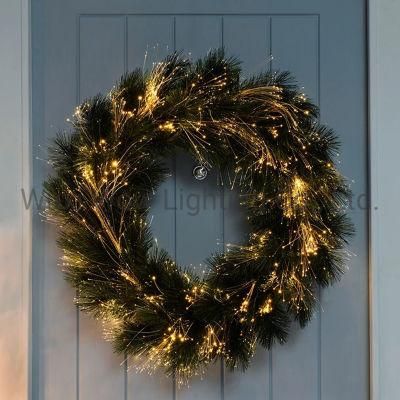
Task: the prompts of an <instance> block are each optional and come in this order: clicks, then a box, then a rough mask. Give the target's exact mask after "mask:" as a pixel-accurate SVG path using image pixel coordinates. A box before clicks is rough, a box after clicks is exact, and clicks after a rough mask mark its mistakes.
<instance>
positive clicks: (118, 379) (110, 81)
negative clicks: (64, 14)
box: [78, 16, 125, 400]
mask: <svg viewBox="0 0 400 400" xmlns="http://www.w3.org/2000/svg"><path fill="white" fill-rule="evenodd" d="M124 22H125V20H124V18H122V17H114V16H103V17H98V16H87V17H81V18H80V38H79V39H80V40H79V44H80V48H79V49H78V51H79V73H80V100H81V101H82V100H83V99H85V98H88V97H90V96H93V95H95V94H97V93H102V94H106V93H107V91H109V90H110V89H111V88H112V86H113V85H114V84H115V82H116V80H117V79H118V78H119V77H120V76H121V75H122V74H123V72H124V60H125V54H124V53H125V45H124V43H125V24H124ZM124 393H125V383H124V368H123V357H117V356H116V355H115V354H114V353H113V350H112V345H111V343H108V342H106V341H105V340H104V338H103V332H102V326H101V324H100V323H99V322H98V321H95V320H94V319H93V318H92V317H91V316H89V315H85V314H83V313H80V319H79V399H80V400H101V399H104V400H108V399H111V398H112V399H115V400H123V399H124Z"/></svg>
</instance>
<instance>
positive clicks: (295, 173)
mask: <svg viewBox="0 0 400 400" xmlns="http://www.w3.org/2000/svg"><path fill="white" fill-rule="evenodd" d="M317 114H318V109H317V107H316V106H315V105H314V104H312V102H310V100H309V99H307V98H306V97H305V95H304V94H302V93H300V92H299V90H298V89H297V87H296V85H294V83H293V81H292V79H291V77H290V75H289V74H287V73H265V74H261V75H259V76H256V77H253V78H250V79H247V80H241V79H240V67H239V63H238V62H237V61H236V60H235V59H232V58H226V57H225V56H224V53H223V51H222V50H217V51H214V52H210V53H209V54H208V55H207V56H206V57H205V58H204V59H201V60H198V61H197V62H194V63H192V62H190V61H188V60H186V59H184V58H183V57H182V56H180V55H179V54H173V55H171V56H169V57H168V58H166V59H165V60H164V61H163V62H160V63H158V64H156V65H155V66H154V67H153V69H152V70H151V71H150V72H147V73H143V72H141V71H134V72H132V73H130V74H127V75H125V76H124V77H123V78H122V79H121V81H120V83H119V84H118V85H117V87H116V88H115V89H114V90H112V92H111V93H110V94H109V95H107V96H105V97H103V96H97V97H94V98H92V99H90V100H88V101H85V102H84V103H83V104H82V105H80V106H79V107H77V109H76V111H75V114H74V119H73V128H74V129H73V132H72V133H71V134H69V135H66V134H64V135H59V136H58V137H57V139H56V140H55V144H54V145H53V147H52V148H51V155H50V161H51V163H52V165H53V167H54V170H55V174H54V176H53V177H50V178H48V180H47V181H46V182H45V195H46V198H47V200H48V209H47V216H48V218H49V219H50V220H52V221H55V222H56V223H57V225H58V226H59V227H60V228H59V229H60V236H59V240H58V243H59V246H60V247H61V249H62V250H63V263H62V264H63V266H64V269H65V271H66V275H67V278H68V280H69V281H70V282H71V283H72V285H73V286H74V287H75V288H76V289H77V297H76V303H77V305H78V306H79V308H80V309H81V310H82V311H85V312H88V313H91V314H93V315H94V316H95V317H96V318H99V319H101V320H103V321H104V322H105V326H106V327H107V328H106V331H107V336H108V337H109V338H110V339H111V340H112V341H113V343H114V345H115V349H116V351H117V352H121V353H124V354H127V355H135V356H138V357H139V358H140V359H141V360H143V361H142V364H141V365H142V366H143V368H150V369H151V368H156V367H158V366H160V367H164V368H165V369H166V372H167V373H174V374H176V375H177V376H178V377H179V378H180V379H186V378H188V377H189V376H191V375H193V374H196V373H199V372H201V371H203V370H204V367H205V366H206V365H207V364H209V363H210V362H213V361H215V360H217V359H220V358H222V359H223V360H224V361H225V363H226V365H227V366H229V367H231V368H235V367H242V368H246V367H247V366H248V364H249V362H250V359H251V357H252V355H253V353H254V351H255V348H256V345H257V344H259V345H261V346H263V347H266V348H269V347H270V346H271V345H272V344H273V343H274V342H275V341H277V342H284V341H285V339H286V337H287V334H288V328H289V324H290V321H291V320H293V319H295V320H298V322H299V323H300V324H301V325H302V326H304V325H305V324H306V323H307V322H308V321H309V320H310V319H311V317H312V314H313V310H314V309H315V306H316V301H317V299H316V297H317V296H316V293H317V290H318V287H321V286H327V285H329V284H331V283H333V282H334V281H335V280H336V279H337V278H338V277H339V276H340V275H341V273H342V268H343V266H344V263H345V261H346V251H345V246H346V238H347V237H348V235H350V234H351V232H352V225H351V223H350V222H349V221H348V219H347V217H346V215H345V212H344V211H343V210H344V208H343V205H344V204H345V202H346V199H347V197H348V195H349V191H348V187H347V184H346V182H345V180H344V178H343V177H342V176H341V174H340V173H339V172H338V171H337V169H336V168H335V166H334V163H333V161H332V159H333V158H334V156H335V155H336V152H337V147H338V143H337V140H336V137H335V135H334V133H333V132H332V131H331V130H329V129H328V128H326V127H324V126H321V125H319V124H318V122H317V117H318V116H317ZM176 150H184V151H186V152H189V153H190V154H191V155H192V156H193V158H195V159H196V160H197V161H198V162H199V163H201V165H202V166H203V167H204V168H207V169H217V170H218V171H219V174H220V176H221V179H222V181H223V182H230V184H231V183H232V182H236V187H237V190H238V191H239V192H240V194H241V196H242V199H243V203H244V207H245V209H246V212H247V214H248V219H249V223H250V226H251V230H252V231H251V234H250V235H249V239H248V242H247V243H246V244H242V245H238V246H236V247H233V248H231V249H230V251H229V252H225V253H223V254H217V255H214V256H212V257H211V258H210V260H209V273H208V274H207V275H206V277H205V278H202V279H201V278H199V277H197V276H196V275H195V274H193V273H192V272H191V271H190V270H188V269H186V268H185V267H184V266H183V267H182V266H178V265H176V264H175V262H174V261H173V259H172V258H171V256H170V255H168V254H167V252H166V251H164V250H160V249H158V248H157V246H155V243H154V240H153V238H152V236H151V232H150V229H149V227H148V225H147V222H146V221H147V216H148V210H149V201H150V199H151V197H152V196H153V195H154V193H155V192H156V190H157V187H158V185H159V184H160V183H161V182H162V181H163V180H164V179H166V177H167V175H168V171H167V169H166V168H165V165H164V160H165V158H166V157H168V156H170V155H171V154H173V153H174V152H175V151H176Z"/></svg>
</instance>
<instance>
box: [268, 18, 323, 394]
mask: <svg viewBox="0 0 400 400" xmlns="http://www.w3.org/2000/svg"><path fill="white" fill-rule="evenodd" d="M271 24H272V25H271V43H272V45H271V49H272V56H273V62H272V66H273V69H274V70H275V69H279V70H288V71H290V72H292V73H293V74H294V76H295V77H296V79H297V80H298V82H299V83H300V84H301V86H304V91H305V93H306V94H307V95H308V96H310V97H311V98H312V99H313V100H314V101H316V102H318V91H319V88H318V68H319V60H318V56H319V53H318V43H319V42H318V19H317V17H315V16H282V17H272V20H271ZM296 325H297V324H293V326H292V332H291V335H290V337H289V341H288V343H286V344H285V345H284V346H282V347H275V348H274V350H273V357H272V358H273V376H272V385H273V387H272V395H273V399H274V400H286V399H290V398H304V399H307V400H316V399H319V394H320V375H319V371H320V340H321V336H320V334H321V332H320V315H319V313H317V315H315V317H314V319H313V320H312V321H311V322H310V323H309V324H308V326H307V327H306V328H305V329H304V330H300V329H298V328H297V326H296Z"/></svg>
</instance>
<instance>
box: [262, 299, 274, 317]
mask: <svg viewBox="0 0 400 400" xmlns="http://www.w3.org/2000/svg"><path fill="white" fill-rule="evenodd" d="M272 310H273V308H272V299H268V300H267V301H266V302H265V303H264V304H263V305H262V306H261V307H260V311H259V312H260V314H261V315H265V314H269V313H270V312H271V311H272Z"/></svg>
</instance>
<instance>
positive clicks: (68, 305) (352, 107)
mask: <svg viewBox="0 0 400 400" xmlns="http://www.w3.org/2000/svg"><path fill="white" fill-rule="evenodd" d="M264 3H265V2H262V1H258V2H252V3H251V4H250V2H249V4H247V5H244V4H241V2H231V1H220V2H218V4H215V2H211V1H204V2H201V3H193V4H190V5H189V4H188V2H184V1H174V2H173V1H153V2H144V1H143V2H142V1H136V2H132V1H123V0H117V1H113V2H109V1H99V0H97V1H94V0H93V1H89V0H85V1H77V0H76V1H69V2H62V1H59V0H57V1H55V0H51V1H50V0H40V1H37V2H36V3H35V5H34V9H33V28H34V36H33V39H34V41H33V42H34V49H35V48H36V49H37V52H36V53H34V54H35V56H34V60H33V66H34V70H33V73H34V75H33V76H34V143H33V145H34V148H33V151H34V154H35V155H37V156H38V158H43V157H44V156H45V155H44V154H43V150H41V148H43V146H46V144H47V141H48V139H49V138H51V137H53V136H54V134H55V133H56V131H57V129H68V124H67V123H66V122H65V120H66V118H67V117H68V113H70V112H71V110H72V109H73V107H74V105H76V104H77V103H78V102H80V101H82V100H83V99H85V98H86V97H88V96H92V95H95V94H96V93H98V92H104V91H106V90H108V89H110V88H111V87H112V86H113V85H114V83H115V82H116V81H117V79H118V78H119V76H120V75H121V74H122V73H124V72H125V71H128V70H131V69H132V68H136V67H139V68H148V67H150V66H151V65H152V62H155V61H157V60H159V59H160V58H162V57H163V56H164V55H165V54H168V53H169V52H171V51H173V50H182V51H184V52H185V53H186V54H187V55H188V56H189V57H192V58H197V57H198V56H201V55H204V54H205V53H206V52H207V51H208V50H209V49H211V48H215V47H219V46H224V47H225V48H226V49H227V52H228V53H229V54H232V55H235V56H237V57H239V58H240V59H241V60H243V69H244V71H245V73H246V74H253V73H257V72H260V71H261V70H264V69H268V68H273V69H283V70H286V69H288V70H290V71H291V72H293V74H294V75H295V76H296V78H297V79H298V81H299V82H300V83H301V86H304V91H305V93H307V94H308V95H310V96H311V97H312V98H313V99H314V101H315V102H317V103H318V104H320V105H321V122H323V123H328V124H329V125H330V126H332V127H333V128H334V129H336V130H337V132H338V133H339V135H340V138H341V141H342V143H343V150H342V152H341V157H340V159H341V163H342V164H341V169H342V171H343V172H344V173H345V175H347V176H349V177H351V178H352V179H353V180H354V183H353V191H354V194H355V196H354V201H353V202H352V203H351V204H350V206H349V211H350V214H351V217H352V218H353V221H354V222H355V225H356V229H357V234H356V236H355V238H354V239H353V240H352V242H351V247H350V251H351V252H353V253H355V254H356V255H357V256H356V257H355V256H354V257H351V259H350V261H349V271H347V272H346V274H345V276H344V277H343V279H342V281H341V282H340V283H339V284H337V285H336V286H335V287H334V288H332V289H327V290H324V291H322V293H321V296H320V309H319V311H318V312H317V313H316V315H315V318H314V320H313V321H312V322H311V323H310V324H309V326H307V327H306V329H304V330H300V329H297V328H295V327H293V332H292V335H291V337H290V339H289V342H288V343H287V344H286V345H285V346H282V347H281V346H276V347H274V348H273V350H272V351H270V352H267V351H265V350H262V349H259V351H258V353H257V355H256V357H255V358H254V360H253V364H252V365H251V367H250V369H249V370H248V371H247V372H246V373H245V374H243V373H242V372H241V371H235V372H233V373H232V372H230V371H225V370H224V368H223V366H222V365H220V364H219V363H217V364H215V365H213V366H211V367H210V369H209V371H208V372H207V374H206V375H205V376H204V377H202V378H200V377H197V378H195V379H193V381H192V382H191V385H190V387H188V388H186V387H184V388H181V389H178V388H177V387H176V384H175V383H174V381H173V379H172V378H166V377H164V376H163V374H162V373H155V374H153V375H151V376H148V375H146V374H137V373H136V372H135V369H136V367H137V364H136V363H137V361H135V360H124V358H123V357H119V356H116V355H114V354H113V353H112V349H111V345H110V344H109V343H106V342H104V341H103V340H102V337H101V326H100V324H99V323H98V322H97V321H93V320H91V319H90V318H88V317H87V316H84V315H82V314H78V313H77V311H76V309H75V308H74V306H73V305H72V298H73V296H74V292H73V290H72V289H70V288H69V287H68V285H67V284H66V283H65V282H64V280H63V277H62V274H61V272H60V268H59V267H58V266H57V257H58V256H59V252H58V250H57V249H56V247H55V242H54V238H55V235H56V229H55V228H53V227H49V226H44V225H43V224H42V223H41V222H40V218H39V217H36V218H35V221H34V228H35V237H36V238H37V239H36V241H35V242H34V275H35V278H34V282H33V283H34V319H35V321H36V324H35V331H34V338H33V346H34V353H33V356H34V357H33V365H34V370H35V374H34V397H33V398H34V399H36V400H53V399H57V400H58V399H61V400H63V399H69V400H70V399H76V400H78V399H79V400H92V399H93V400H94V399H96V400H99V399H100V400H103V399H104V400H106V399H116V400H118V399H121V400H125V399H126V400H127V399H132V400H136V399H140V400H142V399H143V400H144V399H171V400H172V399H179V400H194V399H210V400H212V399H216V400H217V399H218V400H219V399H232V400H244V399H246V398H251V399H255V400H257V399H268V400H287V399H294V398H296V399H304V400H320V399H324V400H330V399H332V400H333V399H338V398H340V399H344V400H347V399H349V400H350V399H351V400H366V399H367V397H368V292H367V286H368V285H367V280H368V269H367V268H368V265H367V261H368V260H367V246H366V245H367V243H366V234H367V225H366V223H367V222H366V221H367V210H366V207H365V205H364V204H363V195H364V194H365V193H366V168H365V165H366V135H367V132H366V104H365V95H366V92H365V53H364V44H365V36H364V29H365V25H364V24H365V16H364V3H363V1H361V0H355V1H352V4H348V2H345V1H344V0H340V1H338V2H335V4H334V5H333V4H332V2H329V1H327V0H324V1H316V0H305V1H302V2H296V1H289V0H287V1H286V0H285V1H282V0H281V1H269V2H268V3H267V4H264ZM39 145H40V147H39ZM167 162H168V165H169V166H170V169H171V177H170V178H169V179H168V180H167V181H166V182H165V183H164V184H163V185H162V187H161V188H160V189H159V191H158V193H157V195H156V196H155V199H154V201H153V203H152V208H151V218H150V221H151V226H152V229H153V232H154V236H155V237H156V238H157V242H158V244H159V245H160V246H162V247H164V248H166V249H167V250H168V251H169V252H170V254H172V255H173V256H174V257H175V258H176V260H177V261H178V262H179V263H181V264H185V265H190V264H192V267H193V268H196V271H197V272H198V273H199V274H202V273H203V269H205V268H206V267H205V266H204V261H205V259H206V258H207V257H208V256H209V255H210V254H211V253H212V252H215V251H218V250H222V249H223V248H225V247H226V246H227V245H228V244H230V243H239V242H240V241H241V240H242V239H243V237H244V235H245V232H246V229H247V227H246V224H245V217H244V215H243V212H242V210H241V209H240V207H239V205H238V202H239V200H238V198H237V194H236V193H235V191H232V190H230V188H229V187H228V186H221V184H220V182H219V181H218V179H217V175H216V174H213V173H211V174H210V175H209V176H208V177H207V179H206V180H205V181H203V182H198V181H196V180H194V179H193V177H192V168H193V166H194V162H193V160H191V159H190V158H188V156H187V155H183V154H178V155H177V156H176V157H175V158H174V159H172V160H167ZM48 172H49V170H48V168H47V166H46V165H45V163H43V162H41V161H40V160H37V161H36V162H35V169H34V183H35V185H36V188H37V190H38V191H39V190H40V183H41V181H42V180H43V178H44V177H45V176H46V174H47V173H48Z"/></svg>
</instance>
